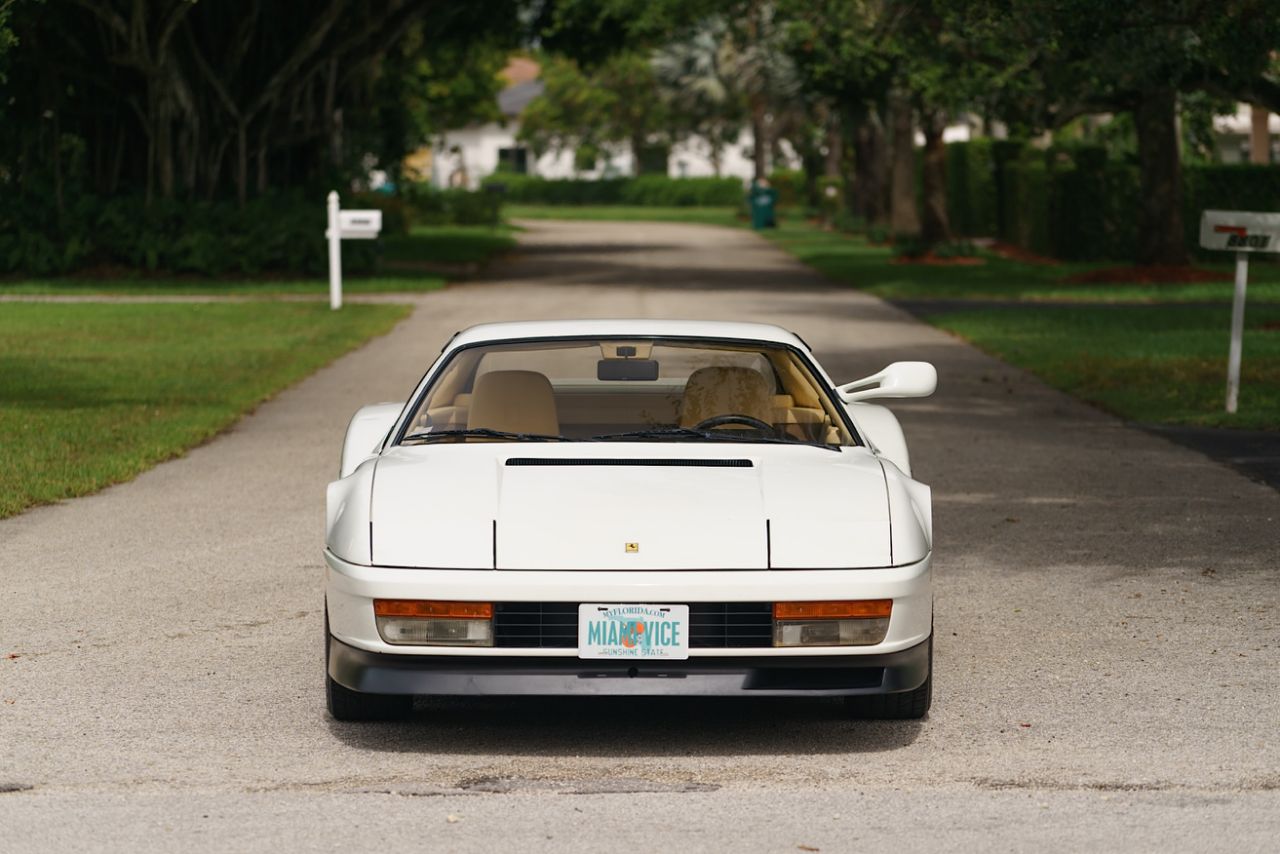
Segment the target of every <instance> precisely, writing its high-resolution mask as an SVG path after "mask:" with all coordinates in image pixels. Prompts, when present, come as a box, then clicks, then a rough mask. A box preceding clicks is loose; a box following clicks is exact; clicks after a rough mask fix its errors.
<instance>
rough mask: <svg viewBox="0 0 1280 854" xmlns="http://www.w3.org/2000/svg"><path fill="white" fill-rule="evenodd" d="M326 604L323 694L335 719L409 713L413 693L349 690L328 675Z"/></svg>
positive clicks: (372, 718) (391, 717)
mask: <svg viewBox="0 0 1280 854" xmlns="http://www.w3.org/2000/svg"><path fill="white" fill-rule="evenodd" d="M329 638H330V635H329V605H328V603H327V602H326V603H325V609H324V695H325V700H326V702H327V703H328V706H329V716H330V717H332V718H333V719H334V720H335V721H390V720H396V719H397V718H404V717H408V715H409V713H410V712H412V711H413V697H411V696H408V695H405V694H365V693H363V692H361V691H352V690H351V689H350V688H348V687H346V686H345V685H340V684H339V683H337V682H335V681H334V679H333V677H332V676H330V675H329Z"/></svg>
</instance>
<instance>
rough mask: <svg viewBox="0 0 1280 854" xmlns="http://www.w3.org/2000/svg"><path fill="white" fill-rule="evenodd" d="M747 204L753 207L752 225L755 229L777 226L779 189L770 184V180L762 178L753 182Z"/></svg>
mask: <svg viewBox="0 0 1280 854" xmlns="http://www.w3.org/2000/svg"><path fill="white" fill-rule="evenodd" d="M747 204H748V205H749V206H750V207H751V227H752V228H754V229H757V230H758V229H761V228H777V227H778V219H777V214H776V210H777V207H778V191H777V190H775V189H773V187H770V186H769V182H768V181H766V180H765V179H763V178H761V179H760V180H759V181H752V182H751V190H750V191H749V192H748V193H747Z"/></svg>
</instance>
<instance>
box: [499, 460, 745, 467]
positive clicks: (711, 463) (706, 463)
mask: <svg viewBox="0 0 1280 854" xmlns="http://www.w3.org/2000/svg"><path fill="white" fill-rule="evenodd" d="M507 465H509V466H698V467H701V468H713V469H749V468H751V467H752V462H751V460H637V459H624V458H613V457H601V458H599V459H593V458H591V457H563V458H557V457H511V458H510V459H509V460H507Z"/></svg>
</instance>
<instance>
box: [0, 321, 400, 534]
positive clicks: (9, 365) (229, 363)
mask: <svg viewBox="0 0 1280 854" xmlns="http://www.w3.org/2000/svg"><path fill="white" fill-rule="evenodd" d="M407 313H408V308H407V307H405V306H393V305H377V306H374V305H349V306H347V307H345V308H344V309H343V310H342V311H340V312H331V311H330V310H329V308H328V306H326V305H322V304H309V303H306V304H304V303H279V302H276V303H262V302H256V303H218V304H168V305H138V304H103V303H99V304H93V305H79V304H76V305H48V304H35V303H26V304H24V303H10V304H7V305H3V306H0V400H2V401H3V402H4V404H3V406H2V407H0V459H2V460H3V461H4V465H3V466H0V518H2V517H5V516H11V515H13V514H15V513H18V512H20V511H21V510H23V509H24V508H26V507H30V506H32V505H36V504H46V503H49V502H53V501H58V500H60V499H63V498H71V497H74V496H77V495H84V494H86V493H89V492H93V491H95V490H98V489H101V488H102V487H104V486H107V485H108V484H112V483H117V482H120V481H124V480H128V479H130V478H132V477H134V476H136V475H137V474H139V473H140V472H142V471H145V470H146V469H148V468H150V467H152V466H153V465H155V464H156V463H159V462H161V461H163V460H166V459H169V458H171V457H174V456H178V455H180V454H181V453H182V452H183V451H185V450H186V449H188V448H190V447H192V446H193V445H197V444H199V443H201V442H204V441H206V440H207V439H209V438H210V437H212V436H213V435H214V434H216V433H218V432H219V431H220V430H223V429H225V428H226V427H228V426H229V425H230V424H232V423H233V422H235V420H236V419H237V418H239V417H240V416H241V415H242V414H244V413H245V412H247V411H248V410H250V409H252V408H253V407H254V406H256V405H257V404H259V403H260V402H262V401H263V400H266V399H267V398H269V397H270V396H272V395H273V394H275V393H276V392H278V391H280V390H281V389H283V388H284V387H286V386H288V385H290V384H291V383H294V382H297V381H298V380H300V379H302V378H303V377H305V376H307V375H308V374H310V373H311V372H313V371H315V370H316V369H317V368H319V367H321V366H322V365H324V364H326V363H328V362H330V361H332V360H333V359H334V358H336V357H337V356H339V355H341V354H343V353H345V352H347V351H348V350H351V349H352V348H354V347H356V346H358V345H359V344H361V343H363V342H364V341H365V340H367V339H368V338H370V337H371V336H374V335H380V334H382V333H385V332H387V331H388V330H389V329H391V327H392V326H393V325H394V324H395V323H396V321H398V320H399V319H400V318H402V317H404V316H405V315H406V314H407Z"/></svg>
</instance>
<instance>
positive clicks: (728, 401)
mask: <svg viewBox="0 0 1280 854" xmlns="http://www.w3.org/2000/svg"><path fill="white" fill-rule="evenodd" d="M773 386H774V384H773V383H771V382H770V381H769V380H768V379H767V378H766V377H765V376H764V374H762V373H760V372H759V371H757V370H753V369H752V368H733V367H715V368H699V369H698V370H696V371H694V372H693V373H692V374H690V375H689V381H688V382H687V383H685V387H684V398H683V400H682V401H681V403H680V426H681V427H692V426H694V425H695V424H699V423H701V422H703V421H706V420H707V419H708V418H712V417H714V416H716V415H748V416H750V417H752V418H758V419H759V420H761V421H764V422H767V423H770V424H772V423H773V420H774V418H773V392H774V388H773Z"/></svg>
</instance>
